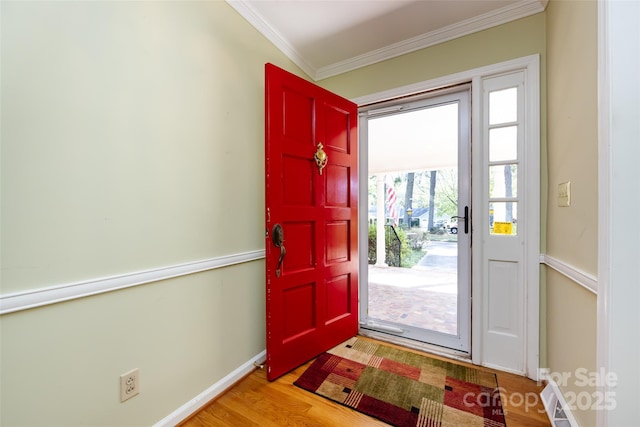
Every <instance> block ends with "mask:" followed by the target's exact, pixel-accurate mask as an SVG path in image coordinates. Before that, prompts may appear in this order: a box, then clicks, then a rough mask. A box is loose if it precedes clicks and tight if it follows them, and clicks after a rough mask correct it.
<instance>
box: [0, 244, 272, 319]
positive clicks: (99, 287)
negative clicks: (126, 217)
mask: <svg viewBox="0 0 640 427" xmlns="http://www.w3.org/2000/svg"><path fill="white" fill-rule="evenodd" d="M264 257H265V251H264V249H260V250H254V251H249V252H242V253H237V254H231V255H223V256H220V257H216V258H210V259H206V260H201V261H195V262H189V263H185V264H178V265H172V266H168V267H161V268H156V269H151V270H144V271H138V272H133V273H127V274H122V275H117V276H111V277H105V278H99V279H91V280H87V281H82V282H76V283H69V284H64V285H58V286H52V287H49V288H42V289H33V290H28V291H24V292H17V293H12V294H7V295H0V315H2V314H7V313H14V312H16V311H22V310H28V309H31V308H35V307H42V306H44V305H49V304H56V303H59V302H63V301H69V300H73V299H78V298H84V297H88V296H91V295H97V294H102V293H105V292H111V291H115V290H118V289H125V288H130V287H133V286H139V285H144V284H148V283H152V282H158V281H160V280H166V279H172V278H176V277H180V276H185V275H188V274H193V273H200V272H203V271H208V270H214V269H216V268H222V267H229V266H232V265H237V264H242V263H245V262H251V261H257V260H260V259H263V258H264Z"/></svg>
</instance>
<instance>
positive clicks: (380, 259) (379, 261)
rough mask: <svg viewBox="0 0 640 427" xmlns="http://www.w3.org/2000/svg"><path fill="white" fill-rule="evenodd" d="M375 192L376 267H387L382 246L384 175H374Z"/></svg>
mask: <svg viewBox="0 0 640 427" xmlns="http://www.w3.org/2000/svg"><path fill="white" fill-rule="evenodd" d="M376 191H377V197H376V199H377V200H378V205H377V213H376V217H377V218H376V267H388V266H387V263H385V262H384V259H385V256H386V250H385V249H386V248H385V244H384V235H385V233H384V223H385V222H386V221H387V218H386V216H385V214H384V201H385V197H384V175H376Z"/></svg>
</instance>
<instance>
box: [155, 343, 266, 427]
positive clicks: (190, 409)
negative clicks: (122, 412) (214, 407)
mask: <svg viewBox="0 0 640 427" xmlns="http://www.w3.org/2000/svg"><path fill="white" fill-rule="evenodd" d="M266 354H267V352H266V351H261V352H260V353H258V354H257V355H255V356H253V357H252V358H251V359H250V360H248V361H247V362H245V363H243V364H242V365H241V366H240V367H238V368H237V369H236V370H234V371H233V372H231V373H230V374H229V375H227V376H225V377H224V378H222V379H221V380H220V381H218V382H217V383H215V384H213V385H212V386H211V387H209V388H208V389H206V390H205V391H203V392H202V393H200V394H199V395H197V396H196V397H194V398H193V399H191V400H190V401H188V402H187V403H185V404H184V405H182V406H181V407H179V408H178V409H176V410H175V411H173V412H172V413H170V414H169V415H167V416H166V417H164V418H163V419H161V420H160V421H158V422H157V423H155V424H154V425H153V426H154V427H173V426H175V425H177V424H178V423H180V422H182V421H184V420H186V419H187V418H188V417H189V416H190V415H192V414H194V413H196V412H197V411H198V410H200V409H201V408H202V407H203V406H205V405H206V404H207V403H209V402H210V401H211V400H213V399H215V398H216V397H218V396H219V395H221V394H222V393H224V392H225V391H226V390H227V389H228V388H229V387H231V386H232V385H234V384H235V383H236V382H238V381H239V380H241V379H242V378H243V377H244V376H246V375H247V374H249V373H251V371H253V370H254V369H255V365H254V363H257V364H261V363H263V362H264V361H265V359H266Z"/></svg>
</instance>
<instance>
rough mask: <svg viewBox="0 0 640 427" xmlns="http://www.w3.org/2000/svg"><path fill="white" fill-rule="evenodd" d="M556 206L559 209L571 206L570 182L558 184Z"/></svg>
mask: <svg viewBox="0 0 640 427" xmlns="http://www.w3.org/2000/svg"><path fill="white" fill-rule="evenodd" d="M558 206H560V207H561V208H565V207H569V206H571V181H567V182H563V183H562V184H558Z"/></svg>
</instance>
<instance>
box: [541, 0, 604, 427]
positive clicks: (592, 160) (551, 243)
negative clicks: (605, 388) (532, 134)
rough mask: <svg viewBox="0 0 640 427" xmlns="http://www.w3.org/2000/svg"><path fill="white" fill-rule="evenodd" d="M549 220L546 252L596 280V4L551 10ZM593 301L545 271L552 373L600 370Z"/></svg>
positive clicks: (591, 416)
mask: <svg viewBox="0 0 640 427" xmlns="http://www.w3.org/2000/svg"><path fill="white" fill-rule="evenodd" d="M546 14H547V102H548V104H547V105H548V106H547V115H548V119H547V122H548V133H547V148H548V180H549V181H548V186H549V188H548V195H549V196H548V218H547V250H546V252H547V253H548V254H549V255H551V256H553V257H554V258H556V259H559V260H561V261H563V262H565V263H567V264H569V265H572V266H574V267H576V268H578V269H581V270H583V271H585V272H587V273H590V274H592V275H597V264H598V216H597V213H598V173H597V171H598V152H597V150H598V127H597V107H598V99H597V75H596V72H597V4H596V2H595V1H560V0H552V1H551V2H550V3H549V5H548V6H547V11H546ZM566 181H571V207H558V203H557V186H558V184H559V183H562V182H566ZM596 301H597V298H596V296H595V295H594V294H593V293H590V292H589V291H587V290H585V289H583V288H582V287H580V286H578V285H577V284H576V283H573V282H572V281H571V280H569V279H567V278H565V277H564V276H562V275H560V274H557V273H555V272H554V271H551V270H549V271H548V272H547V325H548V337H547V346H548V347H547V354H548V367H549V369H550V370H551V371H552V372H558V373H568V374H569V375H571V378H570V379H569V380H568V381H567V382H566V383H565V384H560V386H561V389H562V391H563V392H564V393H565V394H566V393H576V394H578V393H581V392H587V393H589V394H590V395H591V393H593V392H594V391H595V388H593V387H579V386H578V385H577V384H576V370H577V369H586V370H587V371H588V372H595V371H596V336H597V323H596V317H597V316H596V312H597V307H596ZM573 413H574V415H575V416H576V418H577V419H578V421H579V423H580V425H581V426H584V427H588V426H594V425H595V424H596V414H595V412H593V411H584V410H580V409H579V407H577V408H576V409H574V411H573Z"/></svg>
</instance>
